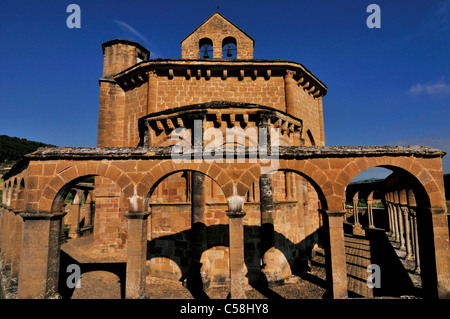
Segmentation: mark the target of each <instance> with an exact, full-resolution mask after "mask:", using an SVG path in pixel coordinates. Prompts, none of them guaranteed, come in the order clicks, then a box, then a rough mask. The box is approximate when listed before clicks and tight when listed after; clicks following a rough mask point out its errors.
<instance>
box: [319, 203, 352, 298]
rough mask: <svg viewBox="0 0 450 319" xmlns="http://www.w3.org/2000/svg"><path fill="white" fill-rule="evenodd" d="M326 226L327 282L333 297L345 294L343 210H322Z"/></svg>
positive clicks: (345, 268)
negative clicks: (327, 240)
mask: <svg viewBox="0 0 450 319" xmlns="http://www.w3.org/2000/svg"><path fill="white" fill-rule="evenodd" d="M323 212H324V213H323V215H324V217H326V223H327V226H328V239H329V242H328V247H327V252H326V255H327V265H326V267H327V282H328V284H329V286H330V288H331V296H332V297H333V298H334V299H345V298H347V297H348V295H347V285H348V283H347V264H346V258H345V244H344V226H343V218H344V216H345V211H323Z"/></svg>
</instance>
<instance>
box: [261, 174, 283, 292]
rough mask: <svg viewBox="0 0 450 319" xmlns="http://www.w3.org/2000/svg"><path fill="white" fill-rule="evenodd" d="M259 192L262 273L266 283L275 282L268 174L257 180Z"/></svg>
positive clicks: (270, 187)
mask: <svg viewBox="0 0 450 319" xmlns="http://www.w3.org/2000/svg"><path fill="white" fill-rule="evenodd" d="M259 190H260V195H259V196H260V203H261V204H260V211H261V258H262V263H263V264H262V272H263V273H264V275H265V276H266V279H267V282H268V283H269V286H270V283H271V282H276V281H278V280H280V278H277V276H276V274H277V272H276V271H275V266H276V265H274V263H273V260H274V259H273V253H274V251H273V250H274V246H275V233H274V225H273V190H272V176H271V175H269V174H263V175H261V177H260V179H259Z"/></svg>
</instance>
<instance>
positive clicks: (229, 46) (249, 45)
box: [181, 12, 255, 60]
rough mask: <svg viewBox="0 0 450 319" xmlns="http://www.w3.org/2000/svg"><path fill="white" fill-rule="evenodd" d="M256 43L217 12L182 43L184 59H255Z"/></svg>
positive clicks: (182, 56)
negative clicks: (254, 49)
mask: <svg viewBox="0 0 450 319" xmlns="http://www.w3.org/2000/svg"><path fill="white" fill-rule="evenodd" d="M254 46H255V41H254V40H253V38H252V37H250V36H249V35H248V34H247V33H245V32H244V31H242V30H241V29H240V28H239V27H237V26H236V25H235V24H234V23H232V22H231V21H230V20H228V19H227V18H225V17H224V16H223V15H221V14H220V13H218V12H216V13H214V14H213V15H212V16H211V17H209V18H208V19H207V20H206V21H205V22H203V23H202V24H201V25H200V26H199V27H197V28H196V29H195V30H194V31H193V32H191V33H190V34H189V35H188V36H187V37H186V38H184V40H183V41H181V58H182V59H241V60H242V59H253V48H254Z"/></svg>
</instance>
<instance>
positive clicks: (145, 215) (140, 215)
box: [124, 211, 151, 220]
mask: <svg viewBox="0 0 450 319" xmlns="http://www.w3.org/2000/svg"><path fill="white" fill-rule="evenodd" d="M150 215H151V212H141V211H137V212H128V213H125V214H124V216H125V217H126V218H128V219H143V220H144V219H147V218H148V216H150Z"/></svg>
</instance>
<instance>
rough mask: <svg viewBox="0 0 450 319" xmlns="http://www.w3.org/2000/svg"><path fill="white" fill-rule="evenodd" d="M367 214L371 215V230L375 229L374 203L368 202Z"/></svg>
mask: <svg viewBox="0 0 450 319" xmlns="http://www.w3.org/2000/svg"><path fill="white" fill-rule="evenodd" d="M367 214H368V215H369V216H368V218H369V228H375V225H374V224H373V211H372V201H371V200H368V201H367Z"/></svg>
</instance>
